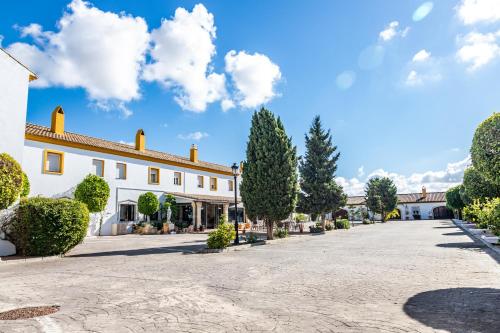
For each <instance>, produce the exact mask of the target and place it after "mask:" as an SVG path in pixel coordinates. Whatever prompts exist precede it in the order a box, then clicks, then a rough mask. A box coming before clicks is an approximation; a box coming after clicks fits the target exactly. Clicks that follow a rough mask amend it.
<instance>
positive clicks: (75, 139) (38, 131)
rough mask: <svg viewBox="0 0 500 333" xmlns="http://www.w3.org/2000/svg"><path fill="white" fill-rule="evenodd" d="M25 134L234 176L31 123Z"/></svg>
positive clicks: (205, 165)
mask: <svg viewBox="0 0 500 333" xmlns="http://www.w3.org/2000/svg"><path fill="white" fill-rule="evenodd" d="M25 134H26V136H27V139H28V140H35V141H37V139H39V140H40V139H42V140H40V141H43V138H46V139H53V140H56V141H57V143H56V144H60V145H63V146H64V145H68V146H71V144H76V145H84V146H87V147H89V148H90V149H92V148H97V149H104V150H106V151H109V153H110V154H113V153H116V154H117V155H121V154H124V153H125V154H127V155H131V157H132V158H137V159H146V160H150V159H154V160H158V162H160V163H161V162H165V164H169V163H175V164H182V165H185V167H187V168H189V167H193V168H195V169H196V168H200V167H201V168H206V169H211V170H214V171H219V172H222V173H224V174H232V171H231V168H230V167H228V166H224V165H220V164H215V163H209V162H203V161H198V162H191V160H190V159H189V158H187V157H182V156H177V155H172V154H168V153H163V152H159V151H155V150H150V149H146V150H144V151H139V150H136V149H135V147H133V146H130V145H127V144H123V143H118V142H112V141H107V140H103V139H98V138H94V137H90V136H86V135H82V134H75V133H71V132H64V134H62V135H59V134H55V133H53V132H52V131H51V130H50V128H48V127H45V126H40V125H35V124H30V123H27V124H26V132H25Z"/></svg>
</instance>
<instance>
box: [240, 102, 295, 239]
mask: <svg viewBox="0 0 500 333" xmlns="http://www.w3.org/2000/svg"><path fill="white" fill-rule="evenodd" d="M246 155H247V158H246V161H245V162H244V163H243V174H242V183H241V187H240V189H241V198H242V200H243V203H244V205H245V210H246V212H247V214H248V216H249V217H250V218H251V219H255V218H256V217H260V218H262V219H263V220H264V221H265V223H266V226H267V238H268V239H273V227H274V223H275V222H277V221H281V220H283V219H285V218H287V217H288V216H289V215H290V213H292V212H293V210H294V208H295V204H296V200H297V154H296V147H294V146H293V145H292V140H291V138H289V137H288V136H287V135H286V132H285V128H284V127H283V124H282V122H281V120H280V118H279V117H278V118H276V117H275V116H274V114H273V113H271V112H270V111H269V110H266V109H264V108H261V109H260V111H258V112H255V113H254V114H253V117H252V127H251V128H250V135H249V138H248V143H247V151H246Z"/></svg>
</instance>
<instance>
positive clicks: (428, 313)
mask: <svg viewBox="0 0 500 333" xmlns="http://www.w3.org/2000/svg"><path fill="white" fill-rule="evenodd" d="M403 310H404V311H405V313H406V314H407V315H408V316H410V317H411V318H413V319H415V320H418V321H419V322H421V323H422V324H424V325H426V326H428V327H432V328H433V329H436V330H445V331H447V332H457V333H458V332H480V333H490V332H491V333H494V332H496V333H498V332H500V320H498V319H499V318H500V289H493V288H450V289H439V290H432V291H426V292H422V293H419V294H416V295H415V296H412V297H411V298H409V299H408V300H407V301H406V303H405V304H404V306H403Z"/></svg>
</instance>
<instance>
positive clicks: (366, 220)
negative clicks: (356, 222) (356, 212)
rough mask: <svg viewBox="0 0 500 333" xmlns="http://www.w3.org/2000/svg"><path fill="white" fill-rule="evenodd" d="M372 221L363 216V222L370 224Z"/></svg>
mask: <svg viewBox="0 0 500 333" xmlns="http://www.w3.org/2000/svg"><path fill="white" fill-rule="evenodd" d="M372 223H373V222H372V221H370V220H369V219H367V218H365V219H363V224H372Z"/></svg>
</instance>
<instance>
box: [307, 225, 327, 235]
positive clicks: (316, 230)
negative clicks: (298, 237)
mask: <svg viewBox="0 0 500 333" xmlns="http://www.w3.org/2000/svg"><path fill="white" fill-rule="evenodd" d="M309 232H310V233H311V234H319V233H322V232H324V229H323V227H322V226H321V223H320V224H319V226H318V225H316V226H312V225H311V226H309Z"/></svg>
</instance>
